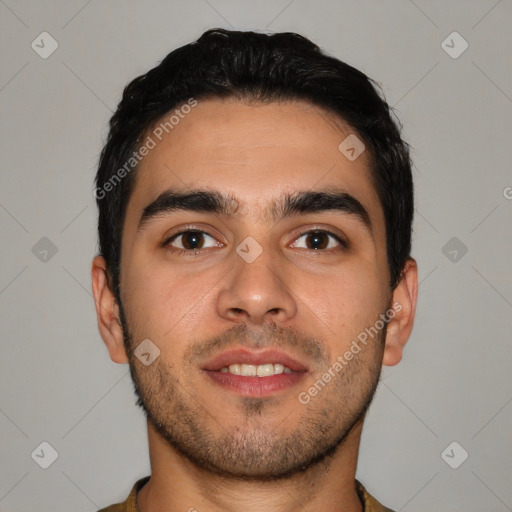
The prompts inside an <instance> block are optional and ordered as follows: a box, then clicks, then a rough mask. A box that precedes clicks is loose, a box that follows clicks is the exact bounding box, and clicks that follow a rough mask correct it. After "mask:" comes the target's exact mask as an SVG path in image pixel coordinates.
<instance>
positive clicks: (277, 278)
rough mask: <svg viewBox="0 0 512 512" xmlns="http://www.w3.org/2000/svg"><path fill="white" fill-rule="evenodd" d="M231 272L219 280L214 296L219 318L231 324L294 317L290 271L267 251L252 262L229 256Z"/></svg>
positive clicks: (295, 304) (281, 321) (258, 322)
mask: <svg viewBox="0 0 512 512" xmlns="http://www.w3.org/2000/svg"><path fill="white" fill-rule="evenodd" d="M233 258H234V262H233V270H232V271H231V272H229V273H228V274H227V275H226V277H225V278H224V280H223V283H222V286H221V288H220V289H219V293H218V297H217V309H218V314H219V316H221V317H223V318H225V319H227V320H230V321H232V322H242V321H243V322H247V323H252V324H262V323H265V322H276V323H278V322H279V323H284V322H287V321H288V320H290V319H292V318H294V317H295V316H296V314H297V302H296V300H295V297H294V295H293V293H292V291H291V282H292V280H293V275H292V269H291V268H288V267H287V265H286V260H284V259H280V258H279V256H278V255H276V254H273V253H272V252H271V250H270V249H269V248H264V249H263V251H262V252H261V254H260V255H259V256H258V257H257V258H256V259H255V260H254V261H252V262H250V263H249V262H248V261H246V260H245V259H244V258H242V257H241V256H240V255H239V254H238V253H236V252H234V253H233Z"/></svg>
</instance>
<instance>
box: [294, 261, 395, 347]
mask: <svg viewBox="0 0 512 512" xmlns="http://www.w3.org/2000/svg"><path fill="white" fill-rule="evenodd" d="M297 286H298V288H297V289H296V290H297V295H298V296H299V297H300V298H301V300H303V301H304V303H305V305H306V306H307V307H306V308H305V312H304V313H305V315H307V316H309V315H310V314H311V312H312V313H313V316H314V318H313V321H314V323H315V324H318V326H319V327H320V328H322V331H324V328H323V327H325V333H326V334H325V335H326V336H327V338H333V335H334V336H335V337H336V339H335V340H334V341H333V348H334V345H336V349H337V350H339V349H341V348H343V347H345V346H346V345H348V344H350V342H351V340H352V338H353V337H356V336H357V335H358V334H359V333H360V332H361V331H362V330H364V328H365V327H368V326H369V325H372V324H373V323H374V322H375V319H376V318H377V317H378V316H379V314H380V313H382V312H383V308H385V307H386V294H385V293H383V288H382V285H381V283H380V280H379V279H378V278H377V276H376V274H375V270H374V269H371V268H368V269H365V268H363V267H359V268H358V271H357V272H353V271H351V270H349V269H348V268H347V269H344V270H341V271H339V272H337V273H334V274H331V275H329V276H328V277H326V276H323V277H322V278H319V277H318V276H316V277H315V279H308V278H306V279H303V280H302V281H299V282H298V284H297Z"/></svg>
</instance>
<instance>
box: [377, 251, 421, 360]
mask: <svg viewBox="0 0 512 512" xmlns="http://www.w3.org/2000/svg"><path fill="white" fill-rule="evenodd" d="M417 299H418V265H417V264H416V261H415V260H414V259H412V258H409V259H408V260H407V261H406V262H405V265H404V269H403V272H402V277H401V279H400V281H399V283H398V284H397V286H396V287H395V289H394V290H393V294H392V296H391V306H390V308H392V309H393V310H394V311H395V316H394V317H393V318H392V319H391V320H390V321H389V322H388V326H387V331H386V345H385V348H384V358H383V360H382V364H384V365H386V366H394V365H395V364H398V363H399V362H400V361H401V359H402V351H403V348H404V346H405V344H406V343H407V340H408V339H409V336H410V335H411V331H412V326H413V324H414V316H415V314H416V302H417ZM388 316H389V315H388Z"/></svg>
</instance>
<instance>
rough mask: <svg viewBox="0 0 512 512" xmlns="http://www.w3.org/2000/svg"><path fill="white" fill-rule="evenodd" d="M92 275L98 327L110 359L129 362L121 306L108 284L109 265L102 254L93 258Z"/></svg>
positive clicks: (116, 361) (117, 361)
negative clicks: (120, 316) (121, 320)
mask: <svg viewBox="0 0 512 512" xmlns="http://www.w3.org/2000/svg"><path fill="white" fill-rule="evenodd" d="M91 276H92V291H93V295H94V303H95V306H96V316H97V319H98V329H99V331H100V334H101V337H102V338H103V341H104V343H105V345H106V347H107V349H108V352H109V354H110V359H112V361H114V362H115V363H120V364H123V363H127V362H128V356H127V355H126V350H125V346H124V338H123V328H122V326H121V322H120V319H119V306H118V304H117V302H116V298H115V295H114V293H113V292H112V290H111V289H110V287H109V285H108V277H107V265H106V261H105V259H104V258H103V257H102V256H96V257H95V258H94V259H93V262H92V268H91Z"/></svg>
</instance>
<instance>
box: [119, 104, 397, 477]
mask: <svg viewBox="0 0 512 512" xmlns="http://www.w3.org/2000/svg"><path fill="white" fill-rule="evenodd" d="M352 133H353V131H351V130H350V128H349V127H344V126H342V125H341V124H340V122H338V123H335V122H334V121H333V119H332V117H330V116H329V114H327V113H326V112H324V111H323V110H321V109H318V108H316V107H313V106H311V105H309V104H307V103H303V102H287V103H281V104H277V103H273V104H268V105H260V104H252V105H248V104H245V103H242V102H238V101H221V100H208V101H199V102H198V104H197V106H196V107H195V108H193V109H191V111H190V113H188V114H187V115H186V116H184V118H183V119H180V122H179V124H176V125H175V126H174V127H173V129H172V130H170V131H169V133H168V134H165V133H164V135H165V136H164V137H162V140H161V141H159V142H158V143H157V144H156V146H155V147H154V148H153V149H151V151H150V152H149V153H148V154H147V155H146V156H145V158H144V159H143V160H142V162H141V164H140V167H139V169H138V171H137V179H136V183H135V187H134V190H133V194H132V196H131V198H130V201H129V204H128V209H127V215H126V220H125V225H124V230H123V242H122V253H121V254H122V264H121V275H120V288H121V299H122V306H123V308H122V313H123V314H122V320H123V322H122V323H123V331H124V338H125V343H126V346H127V354H128V357H129V363H130V369H131V372H132V377H133V379H134V383H135V387H136V391H137V393H138V395H139V397H140V403H141V405H142V406H143V407H144V410H145V411H146V414H147V415H148V419H149V420H150V421H151V422H152V423H153V425H154V426H155V428H156V429H157V430H158V432H159V433H160V434H161V436H162V437H163V438H164V439H165V440H166V441H167V442H168V443H169V445H170V446H172V447H173V449H175V450H177V451H178V452H180V453H181V454H183V455H185V456H186V457H187V458H188V459H189V460H191V461H193V462H195V463H197V464H199V465H200V466H201V467H202V468H205V469H208V470H210V471H213V472H216V473H219V474H224V475H228V474H229V475H232V476H239V477H245V478H248V479H266V478H269V477H273V478H279V477H283V476H288V475H291V474H293V473H295V472H298V471H303V470H304V467H307V466H309V465H312V464H314V463H315V462H317V461H319V460H322V458H323V457H325V456H326V455H327V454H328V453H330V452H332V451H333V449H334V448H335V447H336V446H338V445H339V444H340V443H341V441H342V440H343V439H344V438H345V436H346V435H347V433H348V432H349V431H350V430H351V428H352V427H353V426H354V425H355V424H356V423H357V422H358V420H360V419H361V418H362V416H363V414H364V412H365V410H366V407H367V405H368V404H369V401H370V400H371V397H372V396H373V393H374V391H375V387H376V384H377V381H378V378H379V373H380V368H381V364H382V358H383V350H384V348H383V339H384V336H385V327H384V328H382V327H381V328H380V329H377V331H378V332H377V333H376V334H373V335H372V336H371V337H369V336H368V337H367V342H366V343H365V344H362V343H360V342H359V343H358V346H359V348H360V350H359V351H358V352H357V353H355V350H353V352H354V355H353V358H350V360H348V361H347V359H348V357H346V356H344V355H345V354H347V351H350V350H351V347H353V346H354V345H353V342H354V340H357V339H358V336H359V339H361V333H363V332H365V329H368V328H370V327H371V326H375V325H376V322H378V320H379V318H382V317H381V316H380V315H382V314H384V313H385V312H386V311H387V310H388V308H389V307H390V298H391V297H390V292H389V288H388V282H389V271H388V267H387V259H386V233H385V225H384V216H383V212H382V209H381V207H380V203H379V200H378V197H377V194H376V191H375V189H374V187H373V185H372V180H371V175H370V168H369V158H368V155H367V153H366V152H363V153H362V154H361V155H360V156H359V157H358V158H357V159H355V160H352V159H348V158H347V157H346V156H345V155H344V154H343V153H342V152H341V151H340V150H339V149H338V146H339V145H340V143H341V142H342V141H343V140H344V139H345V138H346V137H347V136H348V135H350V134H352ZM153 138H155V137H153ZM198 189H201V190H203V191H205V192H207V193H210V194H215V193H217V194H218V196H215V197H217V198H218V197H220V195H223V196H226V198H227V200H226V201H225V203H226V204H224V205H223V206H224V208H223V209H222V208H220V206H219V205H218V204H216V203H217V202H216V201H215V200H214V199H212V197H209V196H208V195H207V194H203V195H202V196H197V197H196V198H195V199H190V198H189V200H188V201H181V203H179V202H176V200H175V199H176V196H172V195H171V193H174V194H192V193H195V192H197V190H198ZM166 192H167V196H166V198H165V197H164V196H165V193H166ZM315 192H316V193H318V194H319V195H316V196H311V195H309V196H308V194H310V193H315ZM327 192H330V193H331V195H329V194H327ZM300 194H303V195H302V200H301V198H300ZM322 194H324V195H322ZM338 194H339V195H338ZM297 196H298V198H297ZM294 197H295V199H293V198H294ZM173 198H174V199H173ZM287 198H288V203H289V204H288V206H287V207H286V204H287V203H286V200H287ZM304 198H305V199H304ZM149 205H152V206H149ZM283 205H284V206H283ZM294 205H295V206H294ZM320 205H323V206H322V208H320ZM357 205H359V206H357ZM364 212H366V213H365V214H364ZM144 213H145V214H144ZM143 214H144V215H143ZM365 215H366V216H367V217H365ZM142 217H144V221H143V222H142V224H141V223H140V221H141V218H142ZM381 324H382V322H381V323H380V324H378V325H380V326H381ZM366 332H368V331H366ZM372 332H373V331H372ZM143 340H151V345H150V347H152V348H151V349H150V350H149V352H150V353H152V351H156V348H157V349H158V350H159V356H158V357H157V358H156V359H155V360H154V361H153V362H152V363H151V364H148V365H145V364H143V363H142V362H141V361H140V360H139V359H138V358H137V357H135V355H134V353H133V351H134V350H135V349H136V348H137V347H138V346H139V344H140V343H141V342H142V341H143ZM146 343H148V342H146ZM155 347H156V348H155ZM155 353H157V352H155ZM340 358H341V359H340ZM342 359H344V360H345V363H343V365H342V366H343V368H342V370H341V371H340V370H337V368H339V366H336V361H338V362H340V361H341V360H342ZM242 365H243V366H242ZM254 372H256V374H257V375H253V373H254ZM240 373H241V374H240ZM328 373H330V375H331V378H330V379H328V382H326V378H325V375H327V374H328ZM258 374H259V375H258ZM319 380H321V381H322V382H323V385H318V382H319ZM315 383H317V386H316V390H317V391H316V393H315V392H314V391H311V392H310V390H311V389H313V388H314V387H315ZM308 397H309V398H308Z"/></svg>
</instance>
